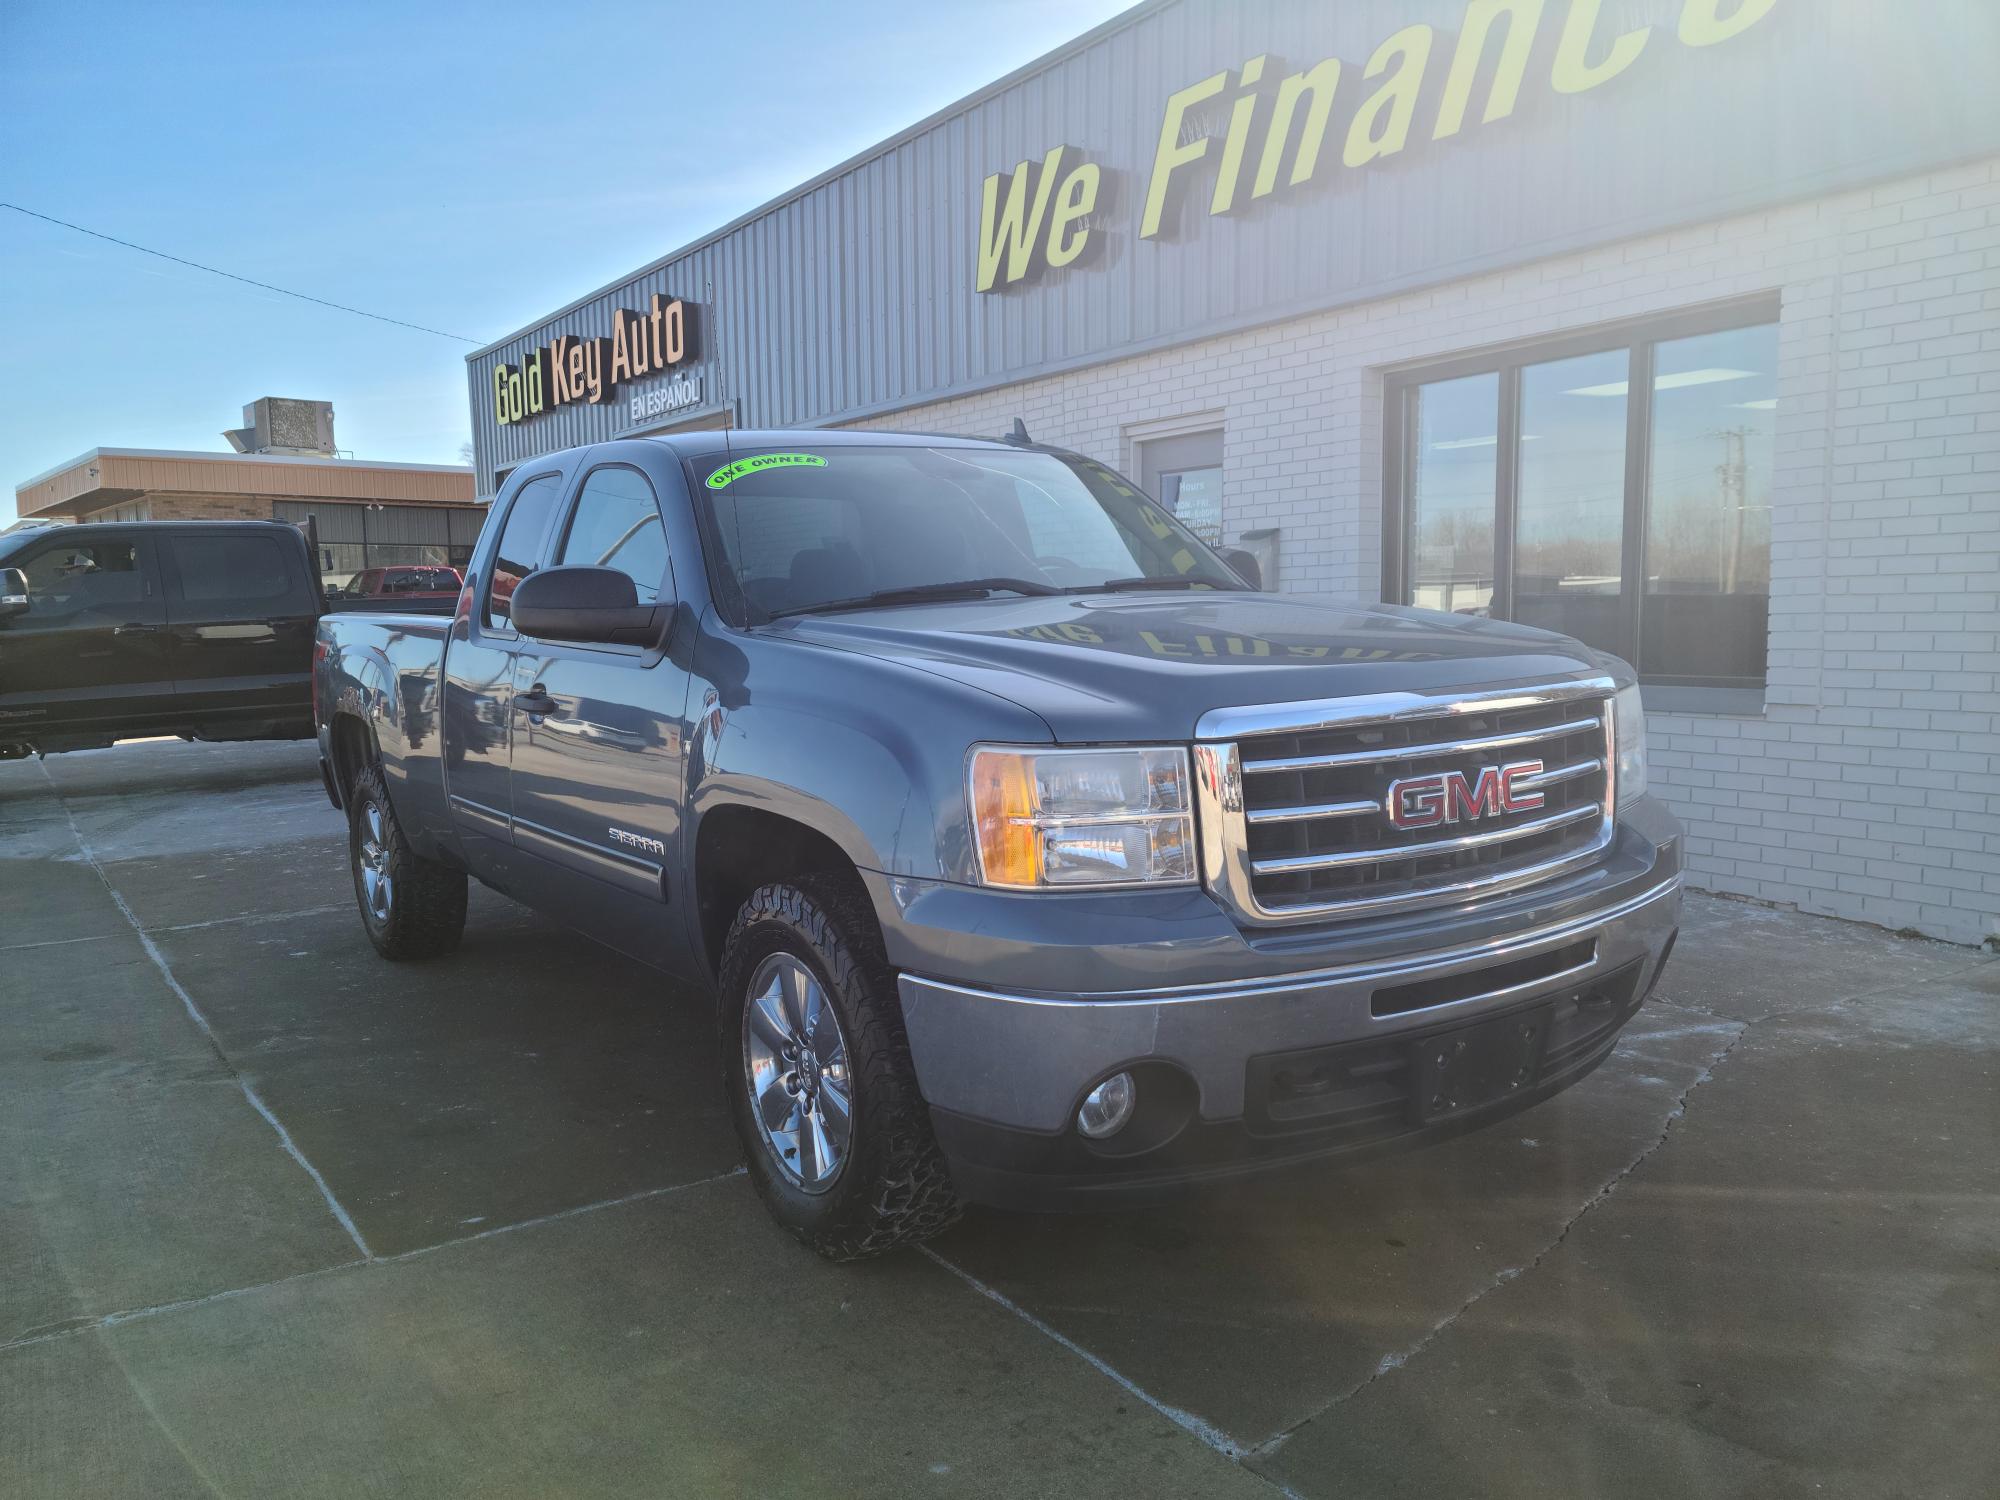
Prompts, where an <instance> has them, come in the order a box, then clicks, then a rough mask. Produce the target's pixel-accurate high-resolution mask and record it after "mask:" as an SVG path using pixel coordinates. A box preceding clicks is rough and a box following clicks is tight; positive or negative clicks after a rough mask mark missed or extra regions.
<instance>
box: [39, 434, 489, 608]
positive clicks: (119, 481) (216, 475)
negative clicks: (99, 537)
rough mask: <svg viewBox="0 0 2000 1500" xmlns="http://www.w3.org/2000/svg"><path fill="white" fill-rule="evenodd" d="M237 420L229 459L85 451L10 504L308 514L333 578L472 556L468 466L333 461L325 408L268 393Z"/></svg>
mask: <svg viewBox="0 0 2000 1500" xmlns="http://www.w3.org/2000/svg"><path fill="white" fill-rule="evenodd" d="M243 415H244V422H245V425H244V426H243V427H241V428H237V429H233V430H231V431H229V432H227V433H225V434H224V436H225V437H227V438H228V439H229V441H230V443H231V445H232V447H233V448H234V449H235V450H236V451H234V452H230V453H187V452H171V451H162V450H155V449H139V448H93V449H91V450H90V451H89V452H88V453H85V454H82V455H80V456H78V457H76V458H74V459H71V460H70V461H69V462H68V463H65V464H59V465H57V466H56V467H55V468H53V469H50V470H48V471H47V472H46V473H43V474H39V475H37V476H36V477H35V478H33V479H30V480H28V481H27V482H26V483H25V484H22V485H20V486H18V487H17V488H16V489H15V491H14V505H15V508H16V510H18V511H19V512H20V515H21V518H22V520H23V521H24V522H33V521H212V520H259V521H268V520H273V519H276V520H281V521H293V522H296V523H298V524H300V525H303V524H305V522H306V521H307V519H308V518H310V519H311V520H312V521H313V522H314V524H315V526H316V529H317V533H318V536H319V539H320V546H321V553H322V556H321V564H322V567H323V568H324V570H325V573H326V575H327V577H328V579H329V580H332V581H337V580H339V579H343V578H346V577H349V576H351V575H352V574H354V573H356V572H358V571H359V570H361V569H362V568H366V567H384V566H389V565H394V564H398V563H444V564H457V563H462V562H464V561H465V560H466V559H467V558H469V557H470V556H471V554H472V544H473V543H474V542H475V541H476V540H477V539H478V536H479V528H480V525H481V524H482V523H483V522H484V520H485V518H486V508H485V507H484V506H483V505H481V504H479V503H478V501H477V500H476V498H475V496H474V493H473V483H472V471H471V470H470V469H465V468H458V467H454V466H448V465H440V464H394V463H369V462H362V461H358V460H355V459H351V458H341V457H338V456H336V454H335V451H334V449H333V412H332V409H331V408H330V407H329V406H327V405H326V403H324V402H312V401H286V400H282V399H280V398H275V397H266V398H264V399H263V400H260V401H256V402H253V403H252V404H251V405H250V406H248V407H246V408H245V409H244V414H243Z"/></svg>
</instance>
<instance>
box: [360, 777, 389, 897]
mask: <svg viewBox="0 0 2000 1500" xmlns="http://www.w3.org/2000/svg"><path fill="white" fill-rule="evenodd" d="M359 858H360V861H361V899H362V902H363V904H364V905H366V906H367V908H368V915H369V916H371V917H373V918H374V919H375V921H376V922H378V923H380V922H386V921H388V920H389V913H390V912H391V911H393V910H394V909H395V905H396V883H395V881H394V880H393V879H391V878H390V875H389V839H388V830H387V829H386V828H385V827H384V826H383V822H382V809H381V807H380V805H378V804H377V803H373V802H370V803H368V804H367V805H366V806H365V807H363V808H362V810H361V850H360V854H359Z"/></svg>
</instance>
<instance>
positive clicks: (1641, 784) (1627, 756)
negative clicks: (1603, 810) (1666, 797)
mask: <svg viewBox="0 0 2000 1500" xmlns="http://www.w3.org/2000/svg"><path fill="white" fill-rule="evenodd" d="M1611 722H1612V726H1613V728H1614V729H1615V731H1616V733H1617V736H1618V805H1619V807H1621V808H1622V807H1624V806H1625V804H1626V803H1628V802H1633V801H1637V800H1638V799H1639V798H1641V797H1643V796H1645V795H1646V710H1645V709H1644V708H1643V707H1641V706H1640V703H1639V689H1638V686H1637V684H1634V685H1633V686H1631V687H1628V688H1620V689H1619V690H1618V696H1617V697H1615V698H1613V699H1612V700H1611Z"/></svg>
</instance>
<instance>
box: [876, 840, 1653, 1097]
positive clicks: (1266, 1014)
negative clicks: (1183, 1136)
mask: <svg viewBox="0 0 2000 1500" xmlns="http://www.w3.org/2000/svg"><path fill="white" fill-rule="evenodd" d="M1680 892H1681V877H1680V876H1679V875H1678V874H1676V875H1673V876H1670V877H1668V878H1667V879H1665V880H1664V881H1662V882H1660V883H1659V884H1657V885H1655V886H1653V887H1651V888H1649V889H1647V890H1645V891H1642V892H1640V893H1639V894H1636V895H1632V896H1629V897H1626V898H1624V899H1621V900H1619V901H1617V902H1616V903H1615V904H1613V905H1610V906H1607V907H1605V908H1603V909H1601V910H1598V911H1595V912H1591V913H1588V914H1586V915H1583V916H1578V917H1572V918H1568V919H1566V920H1563V921H1560V922H1556V923H1551V924H1549V925H1546V926H1542V927H1536V928H1531V929H1528V930H1525V931H1520V932H1514V933H1509V934H1505V935H1503V936H1499V937H1495V938H1492V939H1490V940H1488V941H1485V942H1481V943H1477V944H1470V945H1465V946H1459V947H1451V948H1444V949H1438V950H1434V951H1431V952H1427V953H1415V954H1410V955H1407V956H1402V957H1396V958H1390V959H1372V960H1369V961H1366V962H1358V963H1352V964H1344V965H1337V966H1333V967H1328V968H1321V969H1315V970H1312V971H1310V972H1305V973H1293V974H1286V975H1283V976H1282V977H1276V978H1270V979H1261V980H1238V981H1233V982H1228V983H1220V984H1206V985H1199V986H1189V987H1184V988H1161V989H1153V990H1146V991H1136V992H1129V993H1116V994H1109V995H1091V996H1077V995H1044V994H1006V993H999V992H996V991H992V990H984V989H976V988H971V987H968V986H964V985H959V984H952V983H947V982H945V981H943V980H939V979H931V978H925V977H922V976H919V975H916V974H904V975H902V976H901V978H900V980H899V984H900V986H901V990H902V1000H903V1015H904V1021H905V1024H906V1026H907V1028H908V1032H909V1039H910V1052H911V1056H912V1060H913V1061H914V1062H915V1064H916V1070H917V1079H918V1083H919V1085H920V1086H921V1087H922V1090H923V1093H924V1097H925V1098H926V1099H927V1100H928V1101H929V1102H930V1104H931V1105H932V1107H933V1108H935V1109H938V1110H944V1111H949V1112H951V1113H952V1114H954V1115H957V1116H961V1117H964V1118H966V1119H968V1120H974V1121H979V1122H984V1123H986V1124H990V1125H996V1126H1003V1127H1007V1128H1009V1129H1012V1130H1019V1131H1030V1132H1036V1133H1041V1134H1048V1135H1055V1134H1060V1133H1062V1132H1065V1131H1067V1130H1068V1128H1069V1125H1070V1122H1071V1120H1072V1119H1073V1118H1074V1117H1075V1113H1076V1109H1077V1106H1078V1104H1079V1103H1080V1102H1081V1100H1082V1097H1083V1095H1084V1094H1085V1093H1086V1092H1087V1091H1088V1090H1089V1089H1090V1088H1092V1087H1094V1086H1095V1085H1096V1084H1097V1083H1098V1082H1099V1081H1100V1080H1101V1079H1103V1078H1104V1077H1105V1076H1106V1075H1108V1074H1110V1073H1113V1072H1116V1071H1117V1070H1119V1069H1120V1068H1123V1067H1127V1066H1130V1065H1131V1064H1133V1063H1137V1062H1145V1061H1151V1060H1158V1061H1161V1062H1165V1063H1170V1064H1172V1065H1173V1066H1175V1067H1177V1068H1179V1069H1180V1070H1181V1071H1183V1072H1184V1073H1186V1074H1187V1075H1188V1076H1189V1077H1190V1078H1191V1079H1193V1081H1194V1084H1195V1086H1196V1089H1197V1091H1198V1095H1199V1105H1198V1109H1197V1113H1198V1117H1199V1119H1200V1120H1201V1121H1205V1122H1213V1121H1228V1120H1237V1119H1240V1118H1242V1116H1243V1114H1244V1109H1245V1097H1244V1096H1245V1077H1246V1073H1247V1070H1248V1065H1249V1063H1250V1060H1251V1059H1252V1058H1256V1057H1260V1056H1264V1055H1267V1054H1272V1053H1281V1052H1288V1051H1293V1050H1296V1049H1303V1048H1312V1047H1321V1046H1327V1045H1330V1044H1338V1043H1345V1042H1355V1041H1369V1040H1393V1039H1394V1038H1396V1037H1397V1036H1398V1035H1400V1034H1403V1033H1407V1032H1413V1031H1420V1030H1424V1029H1426V1028H1432V1027H1436V1026H1438V1025H1439V1024H1440V1023H1455V1022H1458V1021H1461V1020H1464V1021H1474V1020H1477V1019H1479V1018H1480V1017H1481V1016H1482V1015H1485V1014H1487V1013H1489V1012H1495V1011H1499V1010H1504V1009H1508V1008H1511V1007H1515V1006H1519V1005H1522V1004H1524V1003H1528V1002H1532V1001H1533V1000H1534V999H1535V998H1536V997H1538V996H1541V995H1544V994H1549V995H1553V994H1556V993H1559V992H1564V991H1570V990H1574V989H1576V988H1578V987H1579V986H1581V985H1587V984H1589V983H1590V982H1591V981H1592V980H1593V979H1596V978H1598V977H1600V976H1605V975H1609V974H1611V973H1613V972H1614V971H1617V970H1620V969H1623V968H1625V967H1626V966H1628V965H1631V964H1634V963H1638V964H1639V965H1640V966H1641V972H1640V973H1639V975H1638V981H1637V982H1638V990H1637V993H1638V994H1641V995H1643V994H1644V993H1645V991H1646V990H1647V989H1648V988H1649V987H1650V986H1651V985H1652V982H1653V979H1654V977H1655V975H1656V974H1657V972H1658V969H1659V965H1660V962H1661V960H1662V958H1663V956H1664V954H1665V951H1666V948H1667V945H1668V942H1669V940H1670V939H1671V937H1672V936H1673V934H1674V932H1675V930H1676V928H1677V927H1678V926H1679V922H1680V908H1681V895H1680ZM1586 944H1587V945H1588V955H1587V957H1586V956H1584V955H1583V952H1582V949H1583V945H1586ZM1565 949H1575V950H1577V951H1576V952H1573V953H1569V954H1567V955H1566V956H1565V959H1564V962H1563V964H1562V966H1561V967H1560V968H1559V969H1555V970H1553V971H1550V972H1543V973H1539V974H1538V975H1537V976H1536V977H1535V978H1533V979H1532V980H1529V981H1527V982H1505V976H1503V978H1502V980H1501V981H1496V983H1495V985H1494V986H1493V987H1491V988H1482V987H1480V986H1479V985H1478V984H1477V982H1476V978H1475V979H1474V981H1473V982H1472V983H1471V984H1470V985H1469V986H1468V985H1467V984H1464V983H1461V984H1459V985H1456V986H1445V987H1444V988H1447V989H1449V990H1451V991H1452V992H1453V993H1454V995H1455V998H1452V999H1450V1000H1448V1001H1446V1002H1445V1003H1441V1004H1434V1005H1423V1006H1420V1007H1416V1008H1406V1009H1399V1010H1397V1011H1396V1013H1395V1014H1392V1015H1379V1016H1378V1015H1377V1014H1376V1013H1375V1011H1376V1008H1377V1007H1376V1004H1375V997H1376V994H1377V992H1378V991H1381V990H1386V989H1390V988H1395V989H1397V990H1398V991H1399V992H1401V993H1408V987H1410V986H1415V985H1421V984H1423V983H1425V982H1426V981H1444V980H1449V979H1451V978H1453V977H1454V976H1476V975H1477V974H1478V972H1479V971H1481V970H1484V969H1489V968H1495V969H1497V968H1499V967H1500V966H1502V965H1507V966H1509V968H1510V969H1511V970H1512V971H1513V972H1514V973H1518V972H1519V971H1520V969H1519V961H1522V960H1533V959H1534V958H1535V957H1537V956H1538V955H1549V954H1553V953H1555V952H1556V951H1557V950H1565Z"/></svg>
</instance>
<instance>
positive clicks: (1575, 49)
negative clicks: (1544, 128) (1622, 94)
mask: <svg viewBox="0 0 2000 1500" xmlns="http://www.w3.org/2000/svg"><path fill="white" fill-rule="evenodd" d="M1603 3H1604V0H1570V5H1569V19H1568V20H1566V21H1564V22H1563V30H1562V40H1561V42H1559V43H1558V44H1557V45H1556V65H1555V70H1554V71H1553V72H1552V73H1551V74H1550V78H1549V81H1550V82H1551V83H1553V84H1554V85H1555V88H1556V92H1557V93H1558V94H1581V93H1582V92H1583V91H1584V90H1585V89H1594V88H1596V87H1597V86H1598V85H1599V84H1600V83H1609V82H1610V81H1611V80H1612V79H1614V78H1616V77H1617V76H1618V75H1619V74H1620V73H1622V72H1624V71H1625V70H1626V69H1627V68H1629V67H1631V66H1632V64H1633V62H1634V61H1636V60H1637V58H1638V56H1639V54H1640V53H1641V52H1643V51H1645V50H1646V38H1647V37H1649V36H1651V35H1652V34H1653V28H1652V27H1650V26H1641V27H1639V28H1638V29H1637V30H1636V31H1628V32H1626V33H1624V34H1623V35H1622V36H1620V37H1618V38H1617V39H1616V40H1615V41H1613V42H1612V44H1611V50H1610V51H1609V52H1607V53H1605V55H1604V61H1603V62H1601V63H1593V62H1591V61H1590V38H1591V36H1592V34H1593V33H1594V32H1595V31H1596V30H1597V12H1598V10H1599V8H1600V7H1601V6H1602V5H1603Z"/></svg>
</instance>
